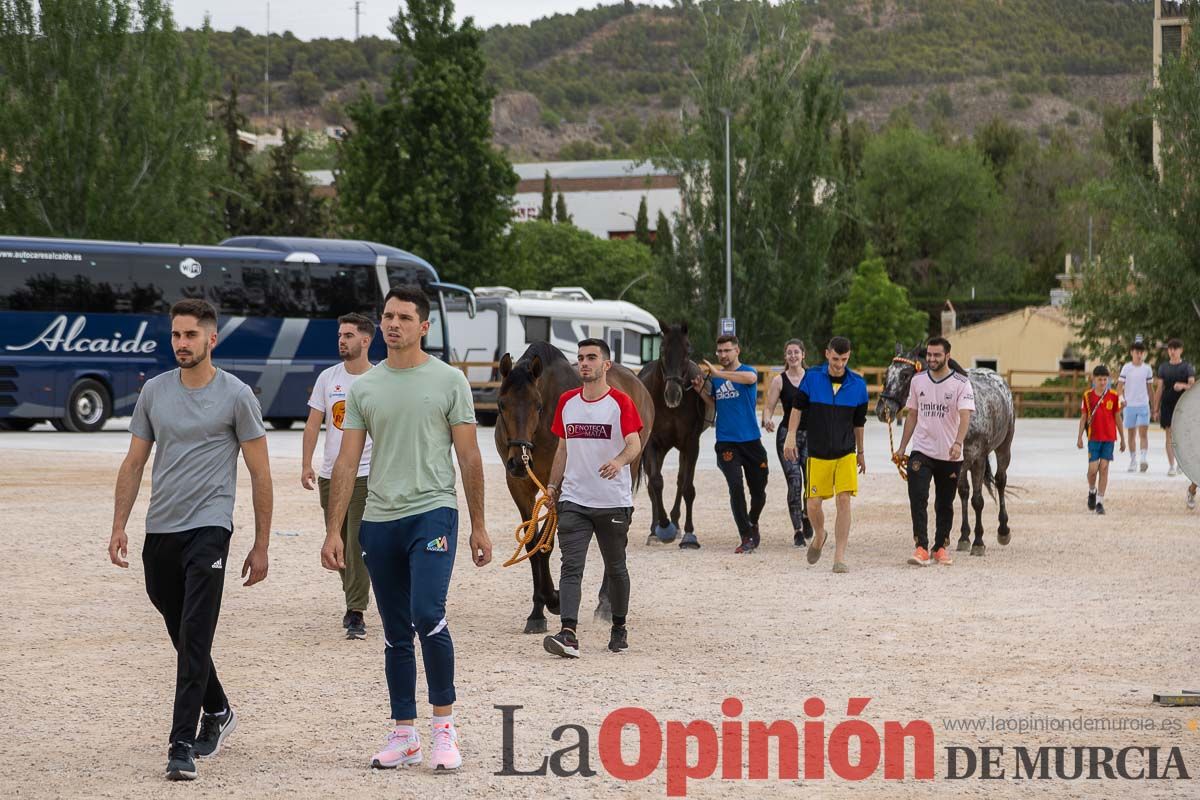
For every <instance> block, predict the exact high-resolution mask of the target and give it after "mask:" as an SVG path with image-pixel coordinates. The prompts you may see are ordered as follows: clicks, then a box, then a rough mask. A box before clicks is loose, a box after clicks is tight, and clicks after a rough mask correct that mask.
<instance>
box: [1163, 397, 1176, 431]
mask: <svg viewBox="0 0 1200 800" xmlns="http://www.w3.org/2000/svg"><path fill="white" fill-rule="evenodd" d="M1176 402H1178V401H1176ZM1174 416H1175V403H1165V402H1164V403H1163V404H1162V408H1160V409H1159V412H1158V424H1159V425H1162V427H1163V430H1166V429H1168V428H1170V427H1171V418H1172V417H1174Z"/></svg>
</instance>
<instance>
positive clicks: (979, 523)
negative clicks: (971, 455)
mask: <svg viewBox="0 0 1200 800" xmlns="http://www.w3.org/2000/svg"><path fill="white" fill-rule="evenodd" d="M986 459H987V456H986V455H984V457H983V458H982V459H980V460H979V461H978V462H976V463H975V464H973V465H972V466H971V508H973V509H974V510H975V541H974V542H972V543H971V555H973V556H981V555H983V554H984V553H985V552H986V548H985V547H984V544H983V471H984V469H985V467H986V465H987V460H986Z"/></svg>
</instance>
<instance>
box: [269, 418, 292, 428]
mask: <svg viewBox="0 0 1200 800" xmlns="http://www.w3.org/2000/svg"><path fill="white" fill-rule="evenodd" d="M295 421H296V420H294V419H287V418H286V417H271V418H270V419H269V420H267V422H269V423H270V424H271V427H272V428H274V429H275V430H277V431H290V430H291V429H292V423H294V422H295Z"/></svg>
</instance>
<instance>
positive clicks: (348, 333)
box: [300, 314, 375, 639]
mask: <svg viewBox="0 0 1200 800" xmlns="http://www.w3.org/2000/svg"><path fill="white" fill-rule="evenodd" d="M374 335H375V323H374V322H372V321H371V319H370V318H368V317H365V316H363V315H362V314H345V315H343V316H341V317H338V355H339V356H340V357H341V359H342V363H341V364H334V365H333V366H332V367H330V368H329V369H327V370H325V371H324V372H322V373H321V374H320V375H319V376H317V382H316V384H315V385H314V386H313V391H312V396H311V397H309V399H308V408H309V411H308V422H307V424H305V426H304V441H303V450H302V454H301V462H300V463H301V472H300V484H301V485H302V486H303V487H304V488H305V489H312V488H313V482H314V481H316V485H317V486H318V487H319V488H320V495H321V509H322V510H323V511H325V513H326V514H328V513H329V478H330V476H331V475H332V474H333V462H335V461H337V456H338V451H339V450H341V449H342V420H343V419H344V418H345V416H346V395H347V393H348V392H349V391H350V387H351V385H353V383H354V381H355V380H357V379H358V377H359V376H360V375H362V374H363V373H365V372H366V371H367V370H369V369H371V362H370V361H368V360H367V351H368V350H369V349H370V347H371V338H372V337H373V336H374ZM322 420H328V423H329V424H328V425H326V426H325V457H324V459H323V460H322V462H321V472H320V476H319V477H318V474H317V473H315V472H313V468H312V457H313V451H314V450H315V449H316V446H317V434H318V433H319V432H320V430H321V422H322ZM370 472H371V439H370V438H369V437H368V439H367V443H366V446H365V447H363V453H362V459H361V460H360V461H359V463H358V478H357V479H356V480H355V482H354V493H353V494H352V495H351V496H350V507H349V509H348V510H347V512H346V518H345V519H344V520H343V522H342V542H343V543H344V544H345V547H346V566H345V568H344V569H339V570H338V572H339V573H341V576H342V592H343V593H344V594H345V596H346V614H345V616H343V617H342V627H343V628H345V630H346V638H347V639H364V638H366V635H367V625H366V622H365V621H364V620H363V612H364V611H366V610H367V605H368V603H369V602H370V598H371V578H370V576H369V575H367V566H366V564H364V563H363V557H362V548H361V547H360V546H359V544H358V528H359V525H360V524H361V523H362V517H363V509H364V508H365V507H366V504H367V475H368V474H370ZM326 522H328V520H327V521H326Z"/></svg>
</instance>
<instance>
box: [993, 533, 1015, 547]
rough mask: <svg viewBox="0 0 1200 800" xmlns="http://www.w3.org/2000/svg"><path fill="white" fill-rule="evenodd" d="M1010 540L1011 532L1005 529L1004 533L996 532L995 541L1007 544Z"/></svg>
mask: <svg viewBox="0 0 1200 800" xmlns="http://www.w3.org/2000/svg"><path fill="white" fill-rule="evenodd" d="M1011 540H1012V533H1011V532H1009V531H1005V532H1004V533H998V534H996V541H997V542H999V543H1000V544H1008V543H1009V541H1011Z"/></svg>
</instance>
